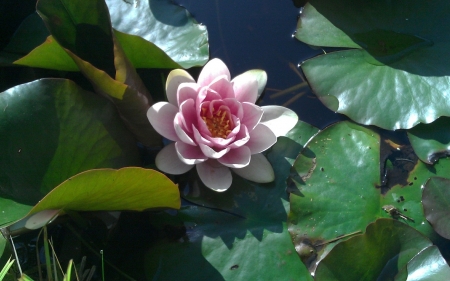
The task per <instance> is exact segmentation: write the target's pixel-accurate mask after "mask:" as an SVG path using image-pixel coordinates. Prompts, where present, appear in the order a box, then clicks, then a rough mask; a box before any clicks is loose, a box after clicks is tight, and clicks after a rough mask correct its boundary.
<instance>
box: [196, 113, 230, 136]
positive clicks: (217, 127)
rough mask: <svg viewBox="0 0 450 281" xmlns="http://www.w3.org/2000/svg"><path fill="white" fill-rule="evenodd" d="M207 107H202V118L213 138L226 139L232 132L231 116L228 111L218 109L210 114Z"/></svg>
mask: <svg viewBox="0 0 450 281" xmlns="http://www.w3.org/2000/svg"><path fill="white" fill-rule="evenodd" d="M208 113H209V112H208V111H207V109H206V108H205V107H202V112H201V113H200V116H201V117H202V119H203V121H205V124H206V126H207V127H208V130H209V132H210V133H211V136H212V137H213V138H223V139H225V138H226V137H227V136H228V134H229V133H230V132H231V129H232V128H231V124H232V121H231V116H230V114H229V112H228V111H227V110H223V109H220V108H219V109H217V110H214V109H213V111H212V112H211V113H209V114H208Z"/></svg>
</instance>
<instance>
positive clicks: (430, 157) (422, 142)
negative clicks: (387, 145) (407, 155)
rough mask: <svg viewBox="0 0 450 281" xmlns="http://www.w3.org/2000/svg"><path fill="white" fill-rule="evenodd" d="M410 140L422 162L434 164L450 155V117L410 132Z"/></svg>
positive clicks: (422, 125) (421, 125)
mask: <svg viewBox="0 0 450 281" xmlns="http://www.w3.org/2000/svg"><path fill="white" fill-rule="evenodd" d="M408 138H409V140H410V142H411V145H412V147H413V148H414V151H415V152H416V154H417V156H419V158H420V160H422V161H423V162H425V163H428V164H434V163H435V162H436V161H437V160H438V159H439V158H440V157H444V156H446V155H450V117H441V118H439V119H438V120H436V121H434V122H433V123H431V124H419V125H417V126H416V127H414V128H412V129H411V130H408Z"/></svg>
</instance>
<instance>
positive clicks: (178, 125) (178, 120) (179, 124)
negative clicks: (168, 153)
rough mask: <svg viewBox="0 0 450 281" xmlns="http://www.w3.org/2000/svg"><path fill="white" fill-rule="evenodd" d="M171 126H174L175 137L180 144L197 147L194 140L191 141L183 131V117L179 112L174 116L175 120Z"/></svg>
mask: <svg viewBox="0 0 450 281" xmlns="http://www.w3.org/2000/svg"><path fill="white" fill-rule="evenodd" d="M173 126H174V128H175V132H176V134H177V136H178V137H179V138H180V141H181V142H184V143H187V144H190V145H191V146H192V145H193V146H196V145H197V144H196V143H195V142H194V140H192V138H191V137H190V136H189V134H188V133H187V132H186V131H185V130H184V129H183V127H184V124H183V117H182V115H181V114H180V113H179V112H178V113H177V115H176V116H175V120H174V121H173Z"/></svg>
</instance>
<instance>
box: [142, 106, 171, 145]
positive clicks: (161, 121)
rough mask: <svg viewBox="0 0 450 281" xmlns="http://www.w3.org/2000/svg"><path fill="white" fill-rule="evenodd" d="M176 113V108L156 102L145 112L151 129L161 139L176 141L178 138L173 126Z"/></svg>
mask: <svg viewBox="0 0 450 281" xmlns="http://www.w3.org/2000/svg"><path fill="white" fill-rule="evenodd" d="M177 113H178V108H177V107H176V106H175V105H173V104H171V103H168V102H158V103H155V104H154V105H152V107H150V108H149V109H148V111H147V118H148V120H149V121H150V124H152V126H153V128H154V129H155V130H156V131H157V132H158V133H159V134H160V135H162V136H163V137H165V138H167V139H169V140H173V141H178V140H179V138H178V136H177V134H176V132H175V128H174V126H173V120H174V119H175V115H176V114H177Z"/></svg>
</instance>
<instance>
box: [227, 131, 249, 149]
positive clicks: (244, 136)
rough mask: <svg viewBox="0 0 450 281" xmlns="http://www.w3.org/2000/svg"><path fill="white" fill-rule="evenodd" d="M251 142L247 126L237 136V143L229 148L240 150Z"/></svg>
mask: <svg viewBox="0 0 450 281" xmlns="http://www.w3.org/2000/svg"><path fill="white" fill-rule="evenodd" d="M249 140H250V134H249V133H248V130H247V127H246V126H245V125H242V126H241V130H240V131H239V133H237V134H236V139H235V141H234V142H233V143H232V144H230V145H229V146H228V147H229V148H231V149H234V148H238V147H241V146H243V145H244V144H246V143H247V142H248V141H249Z"/></svg>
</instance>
